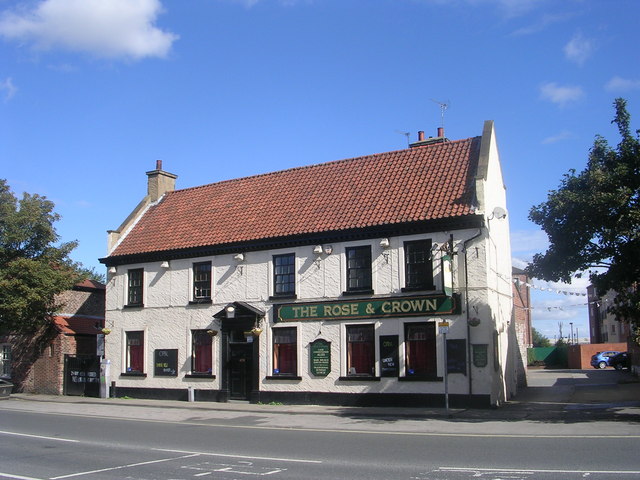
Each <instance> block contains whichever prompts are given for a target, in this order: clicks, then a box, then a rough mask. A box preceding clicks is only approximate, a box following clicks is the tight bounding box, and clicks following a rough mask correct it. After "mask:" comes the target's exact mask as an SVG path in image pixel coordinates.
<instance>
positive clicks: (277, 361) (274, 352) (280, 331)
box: [271, 327, 300, 379]
mask: <svg viewBox="0 0 640 480" xmlns="http://www.w3.org/2000/svg"><path fill="white" fill-rule="evenodd" d="M285 332H287V333H291V332H292V335H290V336H289V338H293V340H294V341H292V342H291V341H289V342H285V341H280V342H277V340H278V339H279V338H284V337H285V336H286V335H285ZM278 336H280V337H278ZM284 345H288V346H289V347H288V348H287V352H286V353H289V354H292V355H293V362H292V363H293V368H292V369H291V371H288V372H282V371H281V370H280V365H281V362H282V360H281V357H282V353H285V352H281V349H280V348H279V347H280V346H284ZM271 346H272V348H271V362H272V368H271V372H272V378H293V379H300V377H299V376H298V367H299V363H300V362H299V361H298V328H297V327H278V328H274V329H273V330H272V340H271ZM283 350H284V348H283ZM276 370H277V371H276Z"/></svg>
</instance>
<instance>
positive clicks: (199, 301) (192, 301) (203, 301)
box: [189, 298, 213, 305]
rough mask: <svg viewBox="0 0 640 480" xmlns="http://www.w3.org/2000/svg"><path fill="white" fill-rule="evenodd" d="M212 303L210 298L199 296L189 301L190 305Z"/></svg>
mask: <svg viewBox="0 0 640 480" xmlns="http://www.w3.org/2000/svg"><path fill="white" fill-rule="evenodd" d="M212 303H213V301H212V300H211V299H210V298H199V299H197V300H190V301H189V305H211V304H212Z"/></svg>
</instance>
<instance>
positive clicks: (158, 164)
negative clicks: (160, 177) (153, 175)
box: [156, 160, 162, 170]
mask: <svg viewBox="0 0 640 480" xmlns="http://www.w3.org/2000/svg"><path fill="white" fill-rule="evenodd" d="M156 170H162V160H156Z"/></svg>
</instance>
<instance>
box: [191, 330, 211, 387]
mask: <svg viewBox="0 0 640 480" xmlns="http://www.w3.org/2000/svg"><path fill="white" fill-rule="evenodd" d="M198 339H205V340H206V342H205V343H202V344H199V343H197V340H198ZM199 346H204V347H207V346H208V347H209V348H208V352H207V351H206V350H207V349H206V348H205V349H204V350H205V351H204V352H203V353H200V352H199V348H198V347H199ZM201 355H204V356H205V362H206V363H208V366H209V368H208V370H207V371H204V370H200V369H198V368H196V367H197V364H198V363H200V361H201V358H200V357H201ZM190 376H200V377H212V376H213V337H212V336H211V335H210V334H209V333H208V332H207V330H203V329H197V330H191V374H190Z"/></svg>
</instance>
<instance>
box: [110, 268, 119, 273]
mask: <svg viewBox="0 0 640 480" xmlns="http://www.w3.org/2000/svg"><path fill="white" fill-rule="evenodd" d="M109 273H111V274H115V273H118V269H117V268H116V267H109Z"/></svg>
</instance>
